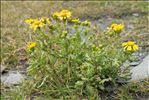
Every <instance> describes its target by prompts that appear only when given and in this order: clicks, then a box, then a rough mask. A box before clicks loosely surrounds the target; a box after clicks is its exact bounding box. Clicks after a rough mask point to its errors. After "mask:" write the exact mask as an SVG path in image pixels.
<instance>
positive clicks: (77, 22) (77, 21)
mask: <svg viewBox="0 0 149 100" xmlns="http://www.w3.org/2000/svg"><path fill="white" fill-rule="evenodd" d="M71 22H73V23H76V24H80V23H81V22H80V20H79V18H78V19H72V20H71Z"/></svg>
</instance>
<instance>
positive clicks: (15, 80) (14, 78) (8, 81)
mask: <svg viewBox="0 0 149 100" xmlns="http://www.w3.org/2000/svg"><path fill="white" fill-rule="evenodd" d="M23 79H24V77H23V75H22V74H20V73H19V72H17V71H13V72H12V71H10V72H9V73H6V74H4V75H1V82H2V83H3V84H4V85H7V86H10V85H18V84H20V83H21V82H22V81H23Z"/></svg>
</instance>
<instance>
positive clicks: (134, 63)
mask: <svg viewBox="0 0 149 100" xmlns="http://www.w3.org/2000/svg"><path fill="white" fill-rule="evenodd" d="M129 65H130V66H137V65H139V62H131V63H129Z"/></svg>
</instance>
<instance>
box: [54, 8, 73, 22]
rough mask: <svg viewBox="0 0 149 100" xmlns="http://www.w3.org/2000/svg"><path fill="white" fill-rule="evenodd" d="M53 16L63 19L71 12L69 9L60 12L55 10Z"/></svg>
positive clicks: (69, 15) (68, 16)
mask: <svg viewBox="0 0 149 100" xmlns="http://www.w3.org/2000/svg"><path fill="white" fill-rule="evenodd" d="M53 17H56V18H59V19H60V20H65V19H68V18H70V17H71V12H70V11H69V10H62V11H61V12H55V13H54V14H53Z"/></svg>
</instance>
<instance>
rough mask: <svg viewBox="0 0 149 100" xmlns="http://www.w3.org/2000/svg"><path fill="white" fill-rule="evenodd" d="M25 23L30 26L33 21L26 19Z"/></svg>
mask: <svg viewBox="0 0 149 100" xmlns="http://www.w3.org/2000/svg"><path fill="white" fill-rule="evenodd" d="M25 23H27V24H32V23H34V19H26V20H25Z"/></svg>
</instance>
